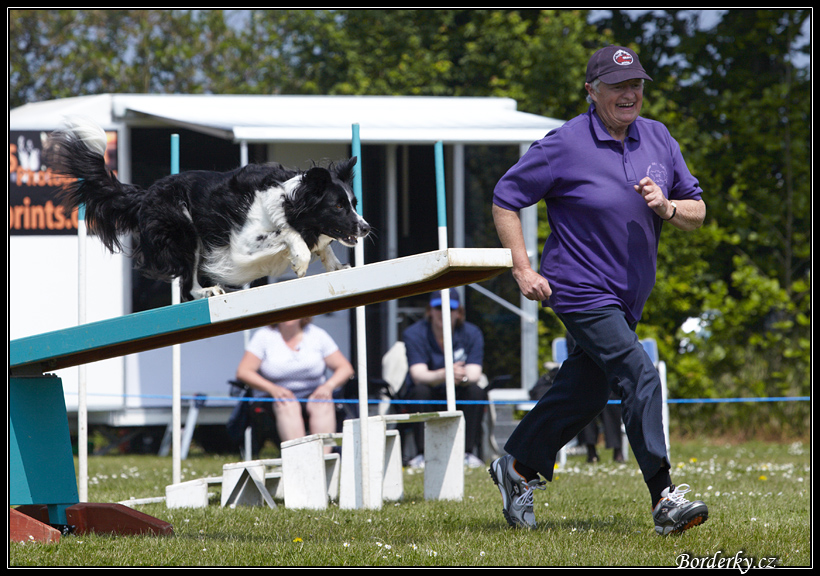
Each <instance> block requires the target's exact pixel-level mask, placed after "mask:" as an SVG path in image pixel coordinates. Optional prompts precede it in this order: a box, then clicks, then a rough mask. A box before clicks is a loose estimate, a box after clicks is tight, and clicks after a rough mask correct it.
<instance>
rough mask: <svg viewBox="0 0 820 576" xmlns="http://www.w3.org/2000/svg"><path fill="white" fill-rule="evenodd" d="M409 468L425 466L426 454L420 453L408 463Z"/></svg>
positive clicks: (415, 468) (417, 468) (418, 468)
mask: <svg viewBox="0 0 820 576" xmlns="http://www.w3.org/2000/svg"><path fill="white" fill-rule="evenodd" d="M407 467H408V468H412V469H414V470H420V469H422V468H424V454H418V455H416V456H415V457H413V459H411V460H410V462H408V463H407Z"/></svg>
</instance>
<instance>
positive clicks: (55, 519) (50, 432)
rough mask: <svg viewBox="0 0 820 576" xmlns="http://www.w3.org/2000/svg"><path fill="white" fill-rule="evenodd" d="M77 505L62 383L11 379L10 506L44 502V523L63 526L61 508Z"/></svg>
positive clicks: (52, 379)
mask: <svg viewBox="0 0 820 576" xmlns="http://www.w3.org/2000/svg"><path fill="white" fill-rule="evenodd" d="M78 502H79V495H78V492H77V476H76V473H75V471H74V456H73V454H72V452H71V437H70V436H69V430H68V415H67V413H66V408H65V396H64V395H63V383H62V380H60V379H59V378H58V377H56V376H51V375H47V376H36V377H11V378H10V379H9V504H11V505H13V506H14V505H21V504H45V505H47V506H48V516H49V522H50V523H51V524H61V525H66V524H68V521H67V519H66V512H65V511H66V508H68V507H69V506H72V505H74V504H77V503H78Z"/></svg>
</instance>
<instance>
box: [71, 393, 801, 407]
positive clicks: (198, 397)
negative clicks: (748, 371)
mask: <svg viewBox="0 0 820 576" xmlns="http://www.w3.org/2000/svg"><path fill="white" fill-rule="evenodd" d="M66 394H74V395H76V394H77V393H76V392H66ZM88 396H118V397H122V398H150V399H154V400H170V399H171V398H172V396H170V395H167V394H104V393H96V394H88ZM180 399H181V400H193V401H197V400H208V401H232V402H333V403H334V404H358V403H359V400H357V399H347V398H333V399H332V400H311V399H309V398H296V399H287V400H279V399H276V398H271V397H268V396H262V397H258V398H254V397H239V396H203V395H194V396H181V397H180ZM810 400H811V396H773V397H765V398H669V399H667V401H666V402H667V404H722V403H727V404H728V403H741V402H807V401H810ZM382 402H389V403H390V404H398V405H404V404H408V405H412V404H446V403H447V401H446V400H399V399H384V400H381V399H378V398H374V399H370V400H368V404H381V403H382ZM456 402H457V403H458V404H464V405H471V404H484V405H490V404H493V405H495V406H502V405H507V404H513V405H521V404H534V403H536V402H537V400H493V401H489V400H463V401H461V400H456ZM620 403H621V401H620V400H610V401H609V402H608V404H620Z"/></svg>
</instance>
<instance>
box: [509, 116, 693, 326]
mask: <svg viewBox="0 0 820 576" xmlns="http://www.w3.org/2000/svg"><path fill="white" fill-rule="evenodd" d="M645 176H649V177H650V178H652V180H653V181H654V182H655V183H656V184H658V185H659V186H660V187H661V188H662V189H663V191H664V194H665V195H666V196H667V197H668V198H669V199H671V200H675V199H679V200H682V199H700V198H701V193H702V190H701V189H700V187H699V185H698V181H697V180H696V179H695V178H694V177H693V176H692V174H691V173H690V172H689V169H688V168H687V167H686V163H685V162H684V160H683V156H682V155H681V152H680V147H679V146H678V143H677V142H676V141H675V140H674V139H673V138H672V136H671V135H670V134H669V130H667V128H666V127H665V126H664V125H663V124H661V123H660V122H655V121H653V120H647V119H645V118H641V117H638V118H637V120H635V122H633V123H632V125H630V127H629V130H628V133H627V136H626V138H625V139H624V144H623V145H622V144H621V143H620V142H618V141H617V140H615V139H613V138H612V137H611V136H610V135H609V132H607V130H606V128H605V127H604V125H603V123H602V122H601V120H600V118H598V115H597V114H595V106H594V105H593V106H591V107H590V109H589V111H588V112H586V113H585V114H581V115H580V116H577V117H575V118H573V119H572V120H570V121H568V122H567V123H565V124H564V125H563V126H561V127H560V128H557V129H555V130H553V131H552V132H550V133H549V134H547V135H546V136H545V137H544V138H543V139H541V140H539V141H538V142H535V143H534V144H533V145H532V146H531V147H530V149H529V150H528V151H527V153H526V154H524V155H523V156H522V157H521V158H520V160H519V161H518V163H516V164H515V166H513V167H512V168H510V170H509V171H508V172H507V173H506V174H505V175H504V176H503V177H502V178H501V180H499V182H498V184H497V185H496V187H495V192H494V196H493V203H494V204H496V205H498V206H500V207H501V208H506V209H508V210H514V211H518V210H520V209H522V208H525V207H527V206H531V205H533V204H536V203H538V201H539V200H541V199H543V200H544V201H545V202H546V204H547V218H548V220H549V225H550V230H551V232H550V235H549V237H548V238H547V241H546V244H545V245H544V251H543V253H542V255H541V269H540V272H541V274H542V275H543V276H544V277H545V278H546V279H547V280H548V281H549V283H550V287H551V288H552V296H551V297H550V299H549V301H548V302H545V303H544V305H548V306H551V307H552V308H553V309H554V310H555V311H557V312H581V311H586V310H592V309H595V308H600V307H602V306H609V305H616V306H619V307H620V308H621V309H622V310H624V311H625V312H626V315H627V319H628V320H629V321H630V323H632V322H637V321H638V320H639V319H640V317H641V313H642V311H643V306H644V304H645V303H646V300H647V298H649V294H650V293H651V292H652V287H653V286H654V284H655V270H656V264H657V254H658V241H659V240H660V234H661V226H662V224H663V221H662V220H661V219H660V218H659V217H658V216H657V215H656V214H655V213H654V212H653V211H652V210H651V209H650V208H649V207H648V206H647V205H646V202H645V201H644V199H643V198H642V197H641V195H640V194H638V193H637V192H635V189H634V188H633V186H634V185H635V184H637V183H638V181H640V180H641V179H642V178H643V177H645Z"/></svg>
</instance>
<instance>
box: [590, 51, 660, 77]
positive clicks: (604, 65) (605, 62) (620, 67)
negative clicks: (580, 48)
mask: <svg viewBox="0 0 820 576" xmlns="http://www.w3.org/2000/svg"><path fill="white" fill-rule="evenodd" d="M596 78H600V79H601V82H603V83H604V84H618V83H619V82H623V81H624V80H632V79H634V78H643V79H644V80H652V78H650V77H649V74H647V73H646V70H644V69H643V66H641V61H640V60H638V55H637V54H635V52H634V51H632V50H630V49H629V48H625V47H623V46H607V47H606V48H601V49H600V50H598V51H597V52H596V53H595V54H593V55H592V58H590V59H589V62H588V63H587V79H586V81H587V82H592V81H593V80H595V79H596Z"/></svg>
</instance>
